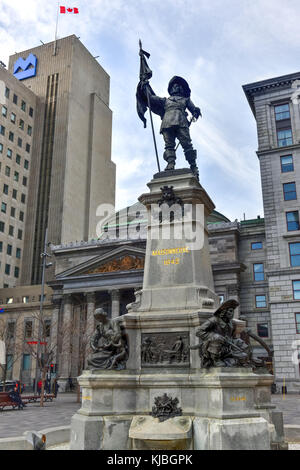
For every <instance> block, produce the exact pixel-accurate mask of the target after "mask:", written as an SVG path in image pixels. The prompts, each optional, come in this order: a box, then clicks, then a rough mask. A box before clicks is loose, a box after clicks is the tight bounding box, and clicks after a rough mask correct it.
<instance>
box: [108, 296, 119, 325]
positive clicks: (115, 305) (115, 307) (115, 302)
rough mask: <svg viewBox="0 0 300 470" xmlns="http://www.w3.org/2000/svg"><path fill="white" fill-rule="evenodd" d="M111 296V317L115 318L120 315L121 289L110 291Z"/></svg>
mask: <svg viewBox="0 0 300 470" xmlns="http://www.w3.org/2000/svg"><path fill="white" fill-rule="evenodd" d="M110 296H111V318H112V319H114V318H116V317H119V316H120V291H119V289H114V290H111V291H110Z"/></svg>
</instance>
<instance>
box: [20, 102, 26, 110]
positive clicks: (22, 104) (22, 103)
mask: <svg viewBox="0 0 300 470" xmlns="http://www.w3.org/2000/svg"><path fill="white" fill-rule="evenodd" d="M21 109H22V111H26V103H25V101H23V100H22V102H21Z"/></svg>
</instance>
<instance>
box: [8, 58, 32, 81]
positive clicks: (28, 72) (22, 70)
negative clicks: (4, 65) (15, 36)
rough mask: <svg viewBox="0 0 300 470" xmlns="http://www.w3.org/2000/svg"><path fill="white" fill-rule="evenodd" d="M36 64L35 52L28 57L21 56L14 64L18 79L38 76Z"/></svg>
mask: <svg viewBox="0 0 300 470" xmlns="http://www.w3.org/2000/svg"><path fill="white" fill-rule="evenodd" d="M36 64H37V58H36V56H35V55H33V54H29V56H28V57H27V59H23V58H22V57H19V58H18V60H16V62H15V64H14V71H13V75H14V76H15V77H16V78H17V79H18V80H24V79H25V78H30V77H35V76H36Z"/></svg>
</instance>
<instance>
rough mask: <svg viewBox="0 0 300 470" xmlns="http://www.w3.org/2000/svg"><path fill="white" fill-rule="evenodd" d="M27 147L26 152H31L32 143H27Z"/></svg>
mask: <svg viewBox="0 0 300 470" xmlns="http://www.w3.org/2000/svg"><path fill="white" fill-rule="evenodd" d="M25 149H26V152H27V153H29V152H30V144H26V147H25Z"/></svg>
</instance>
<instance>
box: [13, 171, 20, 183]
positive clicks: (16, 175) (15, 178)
mask: <svg viewBox="0 0 300 470" xmlns="http://www.w3.org/2000/svg"><path fill="white" fill-rule="evenodd" d="M14 181H19V173H18V172H17V171H15V174H14Z"/></svg>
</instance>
